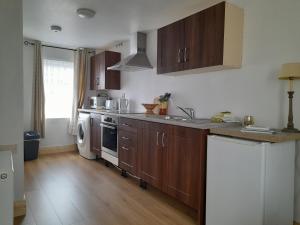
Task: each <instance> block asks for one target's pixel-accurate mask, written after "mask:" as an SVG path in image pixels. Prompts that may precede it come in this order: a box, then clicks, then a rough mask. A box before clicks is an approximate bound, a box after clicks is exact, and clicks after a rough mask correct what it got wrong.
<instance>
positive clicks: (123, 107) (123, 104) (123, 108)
mask: <svg viewBox="0 0 300 225" xmlns="http://www.w3.org/2000/svg"><path fill="white" fill-rule="evenodd" d="M128 105H129V100H128V99H126V97H125V94H123V95H122V98H120V99H119V110H120V112H127V110H128Z"/></svg>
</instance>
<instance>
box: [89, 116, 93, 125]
mask: <svg viewBox="0 0 300 225" xmlns="http://www.w3.org/2000/svg"><path fill="white" fill-rule="evenodd" d="M90 123H91V126H93V118H90Z"/></svg>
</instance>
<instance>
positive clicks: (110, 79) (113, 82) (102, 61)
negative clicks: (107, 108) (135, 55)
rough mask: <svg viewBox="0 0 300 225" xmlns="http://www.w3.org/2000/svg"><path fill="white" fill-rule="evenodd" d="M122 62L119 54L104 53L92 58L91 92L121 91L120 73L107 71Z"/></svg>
mask: <svg viewBox="0 0 300 225" xmlns="http://www.w3.org/2000/svg"><path fill="white" fill-rule="evenodd" d="M120 60H121V54H120V53H119V52H112V51H104V52H101V53H99V54H97V55H94V56H92V57H91V74H90V89H91V90H103V89H110V90H120V88H121V86H120V71H116V70H107V67H110V66H113V65H114V64H116V63H118V62H119V61H120Z"/></svg>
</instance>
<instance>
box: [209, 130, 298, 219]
mask: <svg viewBox="0 0 300 225" xmlns="http://www.w3.org/2000/svg"><path fill="white" fill-rule="evenodd" d="M294 171H295V142H284V143H262V142H254V141H246V140H241V139H235V138H227V137H222V136H214V135H212V136H209V137H208V150H207V195H206V225H217V224H222V225H292V224H293V213H294V212H293V207H294V173H295V172H294Z"/></svg>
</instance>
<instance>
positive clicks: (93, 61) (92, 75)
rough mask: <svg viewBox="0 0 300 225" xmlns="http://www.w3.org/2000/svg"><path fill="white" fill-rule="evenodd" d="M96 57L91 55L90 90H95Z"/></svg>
mask: <svg viewBox="0 0 300 225" xmlns="http://www.w3.org/2000/svg"><path fill="white" fill-rule="evenodd" d="M95 76H96V57H95V56H92V57H91V72H90V90H96V77H95Z"/></svg>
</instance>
